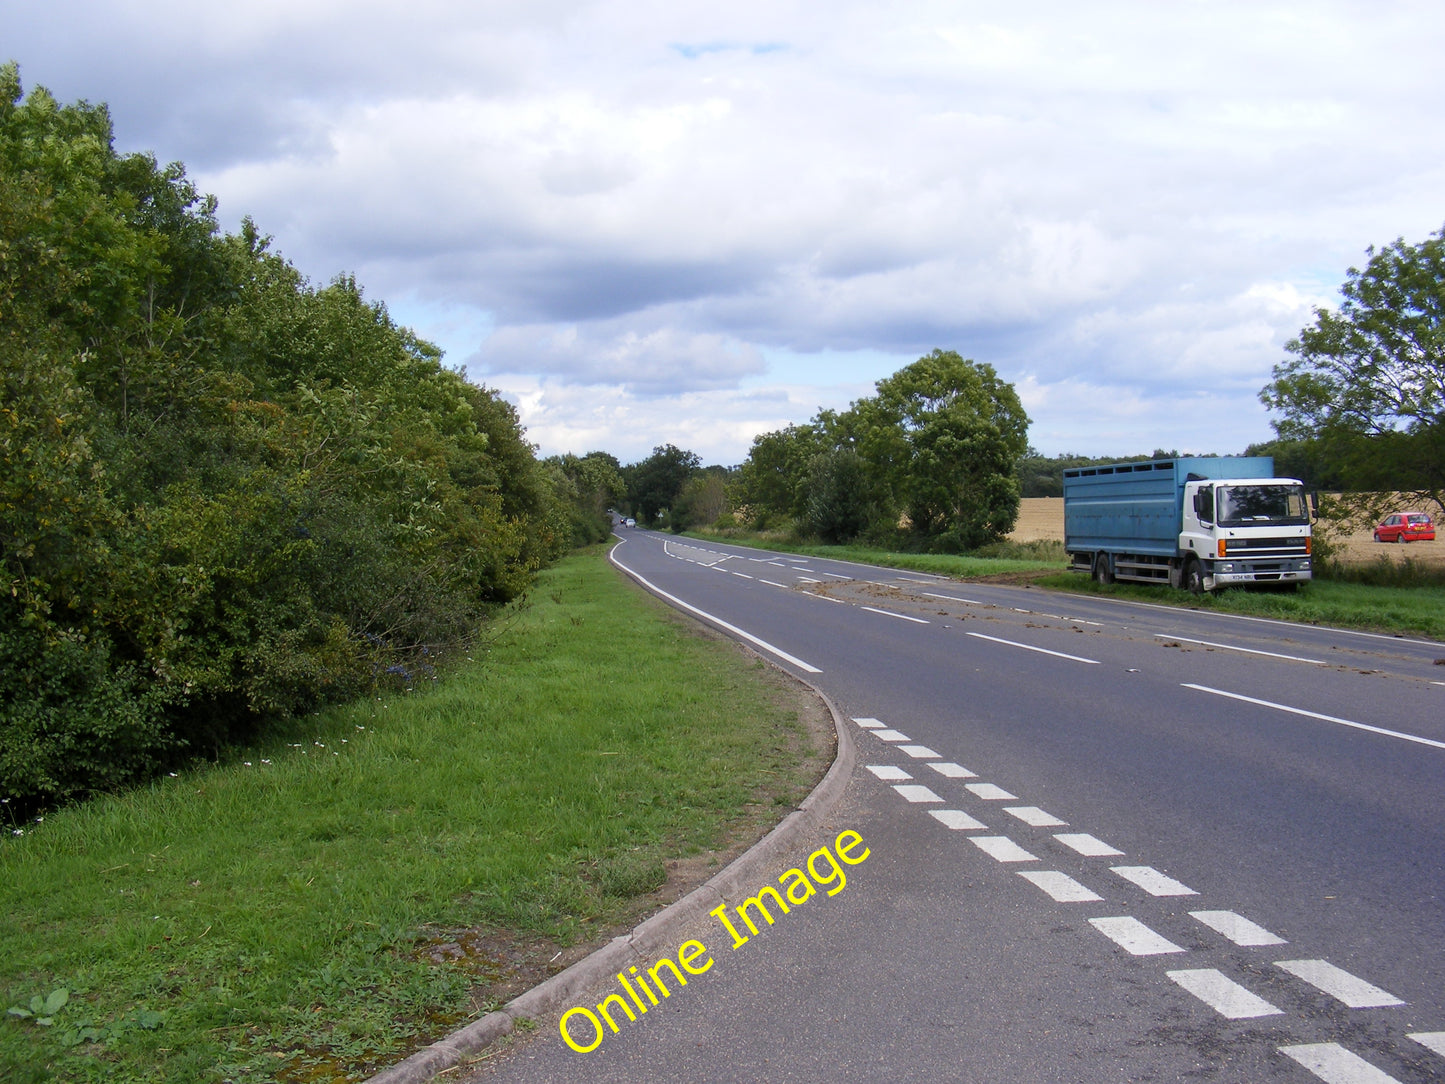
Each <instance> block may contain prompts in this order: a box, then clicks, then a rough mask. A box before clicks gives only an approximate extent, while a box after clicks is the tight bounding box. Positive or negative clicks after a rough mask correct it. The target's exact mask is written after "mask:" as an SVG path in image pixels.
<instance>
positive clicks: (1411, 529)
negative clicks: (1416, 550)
mask: <svg viewBox="0 0 1445 1084" xmlns="http://www.w3.org/2000/svg"><path fill="white" fill-rule="evenodd" d="M1375 541H1376V542H1434V541H1435V524H1434V523H1432V522H1431V520H1430V517H1429V516H1427V515H1426V514H1425V513H1424V512H1395V513H1393V514H1391V515H1388V516H1386V517H1385V518H1384V519H1383V520H1381V521H1380V525H1379V526H1378V527H1376V528H1375Z"/></svg>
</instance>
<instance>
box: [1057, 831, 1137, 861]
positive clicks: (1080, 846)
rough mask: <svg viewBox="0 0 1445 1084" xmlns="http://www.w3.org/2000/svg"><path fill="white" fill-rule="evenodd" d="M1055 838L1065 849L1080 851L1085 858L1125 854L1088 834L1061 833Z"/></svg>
mask: <svg viewBox="0 0 1445 1084" xmlns="http://www.w3.org/2000/svg"><path fill="white" fill-rule="evenodd" d="M1054 838H1055V839H1057V840H1058V841H1059V842H1060V843H1062V844H1063V845H1064V846H1065V847H1069V848H1071V849H1073V850H1075V851H1078V852H1079V853H1080V854H1081V855H1083V856H1084V857H1085V858H1105V857H1108V856H1111V855H1118V854H1123V853H1124V852H1123V851H1121V850H1119V849H1118V848H1116V847H1111V846H1109V845H1108V844H1107V843H1105V842H1104V841H1103V840H1102V839H1096V838H1095V837H1093V836H1091V835H1089V833H1088V832H1061V833H1059V834H1058V835H1056V836H1054Z"/></svg>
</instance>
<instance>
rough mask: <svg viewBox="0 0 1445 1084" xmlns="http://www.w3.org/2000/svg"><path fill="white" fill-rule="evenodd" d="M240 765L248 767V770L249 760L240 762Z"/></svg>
mask: <svg viewBox="0 0 1445 1084" xmlns="http://www.w3.org/2000/svg"><path fill="white" fill-rule="evenodd" d="M241 763H242V764H244V765H246V767H248V768H249V767H250V766H251V762H250V761H249V760H243V761H241Z"/></svg>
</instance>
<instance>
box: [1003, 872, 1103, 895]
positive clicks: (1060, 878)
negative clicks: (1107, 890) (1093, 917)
mask: <svg viewBox="0 0 1445 1084" xmlns="http://www.w3.org/2000/svg"><path fill="white" fill-rule="evenodd" d="M1019 876H1020V877H1022V878H1024V880H1026V881H1030V882H1032V883H1033V884H1034V885H1036V886H1037V887H1039V888H1041V889H1043V890H1044V891H1045V892H1047V893H1048V894H1049V895H1050V896H1051V897H1053V900H1054V902H1055V903H1094V902H1096V901H1098V900H1102V899H1103V898H1104V897H1103V896H1101V895H1099V894H1098V893H1097V892H1094V891H1093V890H1091V889H1088V888H1085V887H1084V886H1083V885H1081V884H1079V882H1078V881H1076V880H1074V879H1073V878H1072V877H1070V876H1069V875H1068V874H1067V873H1059V872H1058V871H1057V870H1051V869H1026V870H1020V871H1019Z"/></svg>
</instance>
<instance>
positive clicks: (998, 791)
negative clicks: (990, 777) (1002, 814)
mask: <svg viewBox="0 0 1445 1084" xmlns="http://www.w3.org/2000/svg"><path fill="white" fill-rule="evenodd" d="M964 787H966V788H967V789H968V792H969V793H970V794H972V795H973V796H974V797H975V798H982V799H983V800H984V801H985V802H1016V801H1018V798H1019V796H1018V795H1017V794H1010V793H1009V792H1008V791H1006V790H1004V789H1003V787H998V786H994V784H992V783H965V784H964Z"/></svg>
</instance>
